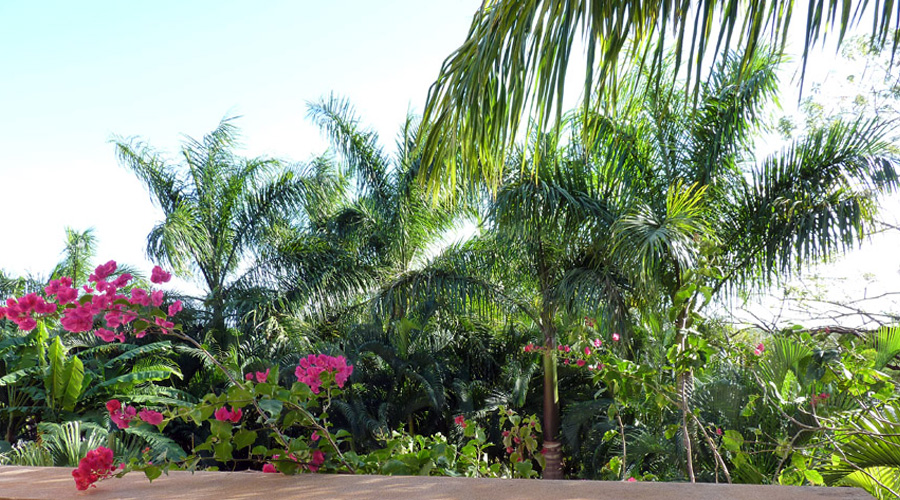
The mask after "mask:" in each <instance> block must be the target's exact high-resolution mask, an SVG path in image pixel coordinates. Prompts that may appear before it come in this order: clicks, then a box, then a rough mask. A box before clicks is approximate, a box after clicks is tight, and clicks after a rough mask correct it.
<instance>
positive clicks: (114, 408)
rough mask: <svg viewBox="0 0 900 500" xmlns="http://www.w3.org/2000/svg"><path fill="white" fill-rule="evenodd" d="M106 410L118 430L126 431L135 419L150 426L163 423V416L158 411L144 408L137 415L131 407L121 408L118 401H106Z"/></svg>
mask: <svg viewBox="0 0 900 500" xmlns="http://www.w3.org/2000/svg"><path fill="white" fill-rule="evenodd" d="M106 410H107V411H108V412H109V418H110V420H112V421H113V423H115V424H116V427H118V428H119V429H127V428H128V426H129V425H131V421H132V420H134V418H135V417H137V418H139V419H140V420H143V421H144V422H147V423H148V424H150V425H159V424H161V423H162V421H163V414H162V413H160V412H158V411H154V410H148V409H146V408H144V409H143V410H141V411H140V413H138V411H137V410H136V409H135V408H134V407H133V406H122V403H121V402H119V400H118V399H110V400H109V401H107V402H106Z"/></svg>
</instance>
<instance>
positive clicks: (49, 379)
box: [44, 337, 66, 408]
mask: <svg viewBox="0 0 900 500" xmlns="http://www.w3.org/2000/svg"><path fill="white" fill-rule="evenodd" d="M47 361H48V367H47V373H46V375H45V376H44V389H45V390H46V391H47V403H48V404H49V405H50V407H51V408H57V407H58V403H59V402H60V401H62V395H63V393H64V392H65V387H66V378H65V377H66V349H65V348H64V347H63V345H62V342H60V340H59V337H55V338H54V339H53V343H51V344H50V348H49V349H47Z"/></svg>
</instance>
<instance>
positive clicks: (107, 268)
mask: <svg viewBox="0 0 900 500" xmlns="http://www.w3.org/2000/svg"><path fill="white" fill-rule="evenodd" d="M116 267H117V266H116V261H114V260H111V261H109V262H107V263H106V264H100V265H99V266H97V268H96V269H94V274H92V275H90V276H89V277H88V281H91V282H97V281H103V280H105V279H106V278H107V277H108V276H109V275H110V274H112V273H114V272H116Z"/></svg>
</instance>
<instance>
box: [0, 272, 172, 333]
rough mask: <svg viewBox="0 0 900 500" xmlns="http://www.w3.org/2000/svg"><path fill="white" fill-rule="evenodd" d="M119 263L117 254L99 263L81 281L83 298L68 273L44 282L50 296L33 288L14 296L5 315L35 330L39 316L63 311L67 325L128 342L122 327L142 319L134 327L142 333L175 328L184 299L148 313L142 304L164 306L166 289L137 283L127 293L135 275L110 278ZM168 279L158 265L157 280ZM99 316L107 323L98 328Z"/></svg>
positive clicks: (1, 316)
mask: <svg viewBox="0 0 900 500" xmlns="http://www.w3.org/2000/svg"><path fill="white" fill-rule="evenodd" d="M117 267H118V266H117V265H116V262H115V261H113V260H111V261H109V262H107V263H106V264H101V265H99V266H97V267H96V269H94V272H93V273H92V274H91V275H90V278H89V280H90V282H91V284H90V285H84V286H83V287H82V290H83V291H84V294H83V295H82V296H81V297H80V298H79V289H77V288H74V286H73V285H74V284H73V281H72V278H69V277H62V278H60V279H56V280H51V281H50V282H49V283H48V284H47V286H46V287H44V294H45V295H46V299H45V298H43V297H40V296H38V295H37V294H35V293H29V294H27V295H25V296H23V297H20V298H18V299H16V298H9V299H7V301H6V307H0V320H2V319H4V318H5V319H9V320H10V321H12V322H14V323H16V324H17V325H18V326H19V329H21V330H24V331H30V330H33V329H34V328H35V327H37V320H38V319H39V316H41V315H44V316H47V315H52V314H55V313H56V314H61V317H60V318H59V322H60V325H61V326H62V327H63V329H65V330H66V331H68V332H72V333H78V332H87V331H91V330H93V331H94V334H95V335H96V336H97V337H100V338H101V339H103V340H104V341H106V342H112V341H114V340H118V341H119V342H125V332H124V331H123V330H121V328H122V327H124V326H127V325H129V324H135V325H136V324H138V323H140V324H142V325H143V326H140V327H137V326H136V327H135V328H134V330H135V337H137V338H141V337H143V336H144V335H146V333H147V330H146V328H147V327H146V325H151V324H153V325H156V326H157V327H159V330H160V331H161V332H162V333H168V332H169V330H171V329H172V328H174V327H175V323H173V322H172V321H170V317H171V316H174V315H175V314H177V313H178V312H180V311H181V309H182V304H181V301H176V302H174V303H173V304H171V305H169V308H168V315H167V316H166V315H156V314H144V313H143V312H142V311H141V310H140V308H141V307H151V306H152V307H157V308H158V307H161V306H162V303H163V299H164V296H163V292H162V290H155V291H147V290H144V289H142V288H137V287H135V288H132V289H131V292H130V294H129V295H126V294H124V293H122V289H124V288H125V287H127V286H128V284H129V283H130V282H131V280H132V279H133V276H131V274H128V273H122V274H120V275H119V276H116V277H115V278H114V279H110V277H111V276H112V275H113V274H114V273H115V272H116V269H117ZM169 279H171V274H169V273H167V272H165V271H163V270H162V268H160V267H159V266H156V267H154V268H153V272H152V277H151V281H152V282H154V283H165V282H166V281H168V280H169ZM53 301H55V303H54V302H53ZM143 316H146V318H145V317H143ZM160 316H163V317H160ZM98 317H102V319H103V321H104V322H105V324H102V325H101V326H100V327H97V328H95V326H94V325H95V321H96V319H97V318H98ZM136 320H141V321H140V322H136Z"/></svg>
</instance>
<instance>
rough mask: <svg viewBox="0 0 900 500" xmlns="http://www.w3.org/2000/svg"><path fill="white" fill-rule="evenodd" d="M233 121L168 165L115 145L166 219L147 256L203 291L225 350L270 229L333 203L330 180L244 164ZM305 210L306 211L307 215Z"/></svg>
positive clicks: (259, 162) (128, 145)
mask: <svg viewBox="0 0 900 500" xmlns="http://www.w3.org/2000/svg"><path fill="white" fill-rule="evenodd" d="M233 121H234V120H233V118H225V119H223V120H222V121H221V122H220V123H219V125H218V126H217V127H216V129H215V130H213V131H212V132H210V133H209V134H207V135H206V136H204V137H203V139H201V140H195V139H191V138H187V140H186V142H185V143H184V145H183V146H182V148H181V157H182V163H181V164H179V165H173V164H170V163H167V162H166V160H165V159H164V158H163V157H162V155H160V154H159V153H157V152H156V151H154V150H152V149H151V148H150V147H149V146H147V145H145V144H144V143H141V142H139V141H137V140H123V139H115V141H114V142H115V147H116V152H117V155H118V157H119V160H120V162H121V163H122V164H123V165H124V166H126V167H127V168H129V169H131V170H132V171H133V172H134V174H135V175H137V176H138V178H139V179H140V180H141V181H142V182H143V183H144V184H145V185H146V186H147V189H148V190H149V191H150V196H151V198H152V199H153V202H154V203H155V204H156V205H157V206H158V207H159V208H161V209H162V211H163V216H164V219H163V220H162V221H161V222H159V223H158V224H157V225H156V226H155V227H154V228H153V230H152V231H151V232H150V234H149V235H148V237H147V254H148V255H149V256H150V257H151V258H152V259H154V260H157V261H158V262H160V263H162V264H163V265H165V266H168V267H170V268H171V269H174V271H175V272H176V273H177V274H178V275H180V276H183V277H188V278H195V279H197V280H198V281H199V282H200V283H201V285H202V286H203V287H204V288H205V292H206V296H205V297H204V298H203V304H204V306H205V309H206V310H207V311H208V331H209V332H211V333H212V334H213V338H215V339H216V340H217V341H219V342H220V343H227V341H229V339H230V336H231V334H230V333H229V328H230V327H233V326H234V324H235V323H234V322H235V320H236V317H235V316H237V312H236V311H235V310H234V309H233V308H231V306H232V305H233V303H230V302H229V301H230V300H231V298H232V294H231V293H230V291H231V289H232V285H233V282H234V280H235V278H236V276H237V273H238V272H240V271H242V270H244V267H245V266H247V267H252V266H253V256H254V254H255V253H256V252H257V251H258V250H259V248H260V245H261V244H262V243H263V242H265V241H266V239H267V238H268V237H269V235H270V234H271V233H272V231H273V230H274V229H275V228H278V227H283V226H285V225H288V224H289V223H291V222H293V221H295V220H299V219H303V218H304V217H305V216H306V214H307V211H310V210H312V209H313V208H314V207H315V205H316V203H317V202H318V201H319V200H322V199H325V198H328V197H329V196H330V194H329V192H330V189H331V188H332V187H333V184H334V182H333V179H330V178H329V177H328V176H321V175H319V176H317V175H316V172H315V171H311V169H307V170H306V171H295V169H291V168H288V167H286V166H285V165H284V164H283V163H282V162H281V161H279V160H275V159H270V158H262V157H259V158H241V157H239V156H236V155H235V153H234V149H235V147H236V146H237V145H238V143H237V139H238V135H237V129H236V128H235V126H234V123H233ZM304 209H306V210H304Z"/></svg>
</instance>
